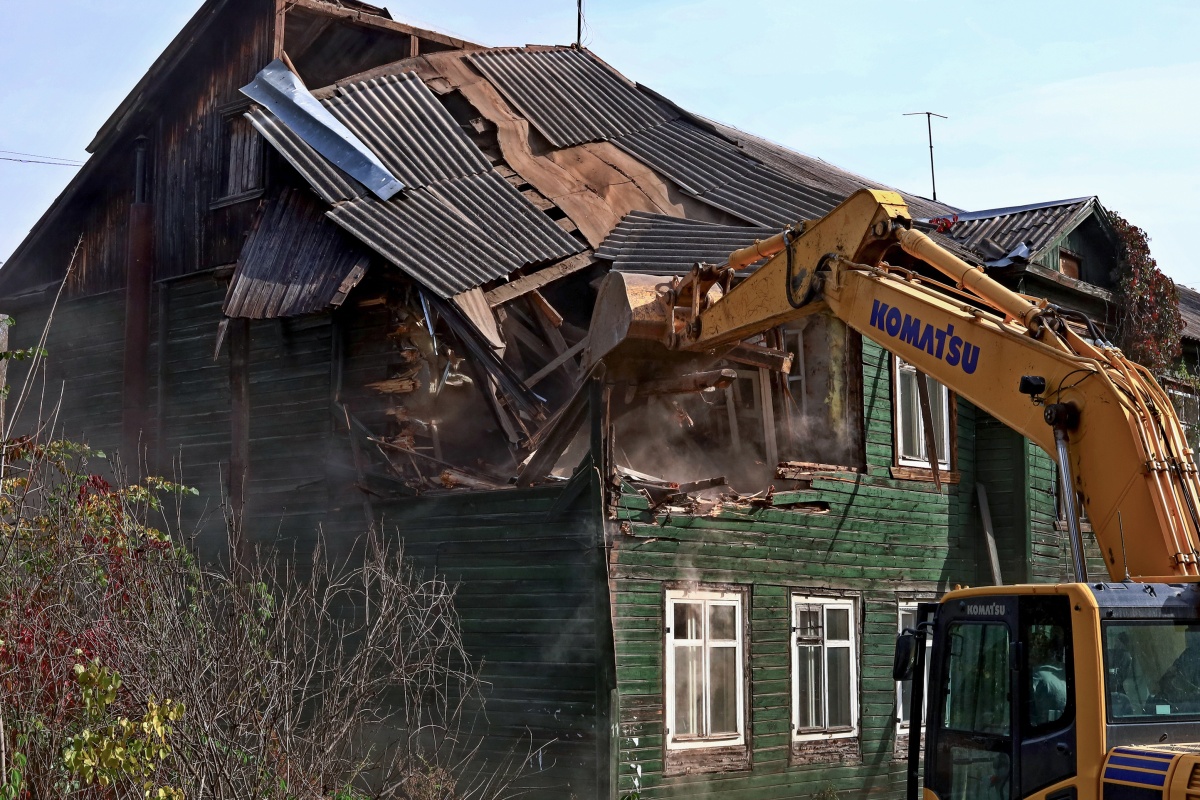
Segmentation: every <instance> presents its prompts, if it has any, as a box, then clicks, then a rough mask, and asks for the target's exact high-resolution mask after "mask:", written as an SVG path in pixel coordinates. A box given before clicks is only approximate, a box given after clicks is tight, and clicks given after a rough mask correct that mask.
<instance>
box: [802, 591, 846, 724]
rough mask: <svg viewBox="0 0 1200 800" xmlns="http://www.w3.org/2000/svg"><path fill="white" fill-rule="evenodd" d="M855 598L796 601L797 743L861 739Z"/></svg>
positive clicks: (808, 598) (820, 598) (821, 598)
mask: <svg viewBox="0 0 1200 800" xmlns="http://www.w3.org/2000/svg"><path fill="white" fill-rule="evenodd" d="M857 627H858V626H857V615H856V614H855V601H854V599H853V598H847V597H840V598H832V597H807V596H803V595H794V596H793V597H792V731H793V738H794V739H797V740H801V739H832V738H840V737H850V736H857V735H858V635H857Z"/></svg>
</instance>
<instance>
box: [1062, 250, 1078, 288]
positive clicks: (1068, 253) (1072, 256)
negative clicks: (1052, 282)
mask: <svg viewBox="0 0 1200 800" xmlns="http://www.w3.org/2000/svg"><path fill="white" fill-rule="evenodd" d="M1063 256H1066V257H1067V258H1069V259H1071V260H1072V261H1074V262H1075V267H1076V272H1077V273H1078V274H1076V275H1070V274H1068V273H1067V270H1066V268H1065V267H1064V266H1063V261H1062V259H1063ZM1058 272H1059V274H1061V275H1066V277H1068V278H1071V279H1073V280H1077V281H1081V280H1083V256H1081V255H1079V253H1076V252H1075V251H1074V250H1070V249H1068V248H1066V247H1060V248H1058Z"/></svg>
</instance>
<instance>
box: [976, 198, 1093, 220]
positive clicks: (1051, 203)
mask: <svg viewBox="0 0 1200 800" xmlns="http://www.w3.org/2000/svg"><path fill="white" fill-rule="evenodd" d="M1097 199H1098V198H1097V196H1096V195H1094V194H1093V195H1087V196H1086V197H1074V198H1071V199H1070V200H1048V201H1045V202H1041V203H1028V204H1026V205H1022V206H1004V207H1001V208H985V209H982V210H980V211H966V212H962V213H960V214H958V221H959V222H972V221H974V220H979V219H992V218H994V217H1009V216H1012V215H1014V214H1023V213H1025V212H1026V211H1037V210H1039V209H1043V208H1057V207H1058V206H1073V205H1077V204H1079V203H1085V202H1089V201H1094V200H1097Z"/></svg>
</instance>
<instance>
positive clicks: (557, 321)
mask: <svg viewBox="0 0 1200 800" xmlns="http://www.w3.org/2000/svg"><path fill="white" fill-rule="evenodd" d="M529 299H530V300H531V301H532V302H533V305H534V307H535V308H537V310H538V311H540V312H541V313H542V316H544V317H545V318H546V321H547V322H549V323H550V324H551V325H553V326H554V327H555V328H561V327H562V324H563V317H562V314H560V313H558V311H557V310H556V309H555V308H554V306H552V305H550V301H549V300H547V299H546V297H545V296H544V295H543V294H542V293H541V292H539V291H538V290H537V289H534V290H533V291H532V292H530V293H529Z"/></svg>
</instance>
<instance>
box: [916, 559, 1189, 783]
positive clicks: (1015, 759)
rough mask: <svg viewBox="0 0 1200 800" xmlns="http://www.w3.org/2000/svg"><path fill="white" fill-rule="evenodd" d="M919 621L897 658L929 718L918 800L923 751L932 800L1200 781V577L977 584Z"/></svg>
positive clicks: (929, 608)
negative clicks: (1199, 581)
mask: <svg viewBox="0 0 1200 800" xmlns="http://www.w3.org/2000/svg"><path fill="white" fill-rule="evenodd" d="M918 617H919V619H920V620H921V624H920V625H919V626H918V629H917V630H913V631H907V632H906V633H905V634H903V635H902V636H901V641H900V642H899V643H898V646H897V658H896V667H895V673H896V674H895V677H896V678H897V680H912V686H913V689H912V691H911V692H910V693H909V696H910V701H911V704H912V708H911V709H910V713H911V715H912V716H910V719H912V720H914V726H913V730H917V729H918V728H917V723H919V722H920V721H922V720H925V722H924V727H925V735H924V749H923V753H922V752H921V742H920V741H919V740H918V739H917V738H916V737H914V738H913V740H912V742H911V743H910V746H911V747H912V748H913V749H912V751H911V752H910V754H909V792H908V796H909V798H910V800H917V797H918V789H919V775H920V759H921V756H922V755H924V770H923V771H924V787H925V794H924V797H925V798H926V800H933V797H936V798H939V800H1020V799H1021V798H1035V797H1036V798H1045V799H1046V800H1075V799H1076V798H1097V800H1099V799H1100V798H1103V800H1162V798H1164V797H1165V796H1166V794H1165V793H1166V792H1169V791H1170V790H1171V789H1172V787H1173V786H1181V787H1183V788H1186V787H1187V786H1188V783H1189V781H1190V782H1192V784H1193V786H1200V587H1197V586H1196V585H1194V584H1138V583H1132V582H1125V583H1097V584H1063V585H1059V586H1015V587H1005V588H998V587H997V588H990V589H972V590H964V591H957V592H951V593H950V594H948V595H947V596H946V597H945V598H944V599H943V600H942V602H941V603H938V604H925V605H923V606H922V607H921V608H920V609H919V612H918ZM927 642H928V644H929V652H928V657H926V655H925V653H924V652H923V651H924V650H925V645H926V643H927ZM926 671H927V672H928V674H927V675H926ZM926 686H927V687H928V689H926ZM926 691H927V692H928V697H929V698H930V699H929V700H928V701H925V700H924V699H923V695H925V694H926ZM1195 795H1200V792H1196V791H1195V789H1193V792H1192V794H1191V795H1188V796H1195ZM1171 796H1178V797H1181V798H1182V797H1184V796H1185V795H1183V794H1180V795H1171Z"/></svg>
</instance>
